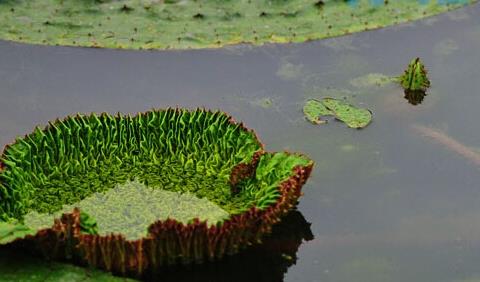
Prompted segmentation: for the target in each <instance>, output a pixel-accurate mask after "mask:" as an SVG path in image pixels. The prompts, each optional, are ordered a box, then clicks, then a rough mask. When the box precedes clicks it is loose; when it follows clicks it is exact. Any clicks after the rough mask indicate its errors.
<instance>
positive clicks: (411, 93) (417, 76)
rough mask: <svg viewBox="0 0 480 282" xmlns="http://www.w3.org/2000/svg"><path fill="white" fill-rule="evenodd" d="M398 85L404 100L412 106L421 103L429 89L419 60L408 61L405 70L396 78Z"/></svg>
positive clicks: (425, 73) (428, 81)
mask: <svg viewBox="0 0 480 282" xmlns="http://www.w3.org/2000/svg"><path fill="white" fill-rule="evenodd" d="M398 81H399V83H400V85H401V86H402V87H403V90H404V93H405V96H404V97H405V99H407V100H408V102H409V103H410V104H412V105H418V104H420V103H422V101H423V99H424V97H425V95H427V93H426V91H427V89H428V88H429V87H430V80H429V79H428V77H427V70H426V68H425V65H424V64H423V63H422V61H421V60H420V58H415V59H413V60H411V61H410V64H408V67H407V69H406V70H405V72H404V73H403V75H401V76H400V77H398Z"/></svg>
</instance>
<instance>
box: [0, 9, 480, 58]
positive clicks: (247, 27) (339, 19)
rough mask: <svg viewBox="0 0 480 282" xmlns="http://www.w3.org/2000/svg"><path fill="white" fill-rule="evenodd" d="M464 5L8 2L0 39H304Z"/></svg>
mask: <svg viewBox="0 0 480 282" xmlns="http://www.w3.org/2000/svg"><path fill="white" fill-rule="evenodd" d="M473 2H476V1H475V0H465V1H458V0H457V1H418V0H402V1H372V0H355V1H354V0H349V1H338V0H330V1H328V0H325V1H318V0H288V1H285V0H270V1H251V0H237V1H218V0H204V1H195V0H165V1H157V0H64V1H63V0H62V1H60V0H5V1H0V19H1V20H0V38H2V39H7V40H14V41H19V42H27V43H35V44H48V45H70V46H88V47H108V48H130V49H142V48H143V49H169V48H175V49H186V48H205V47H220V46H224V45H227V44H236V43H252V44H264V43H268V42H278V43H283V42H304V41H308V40H313V39H321V38H326V37H331V36H339V35H344V34H348V33H353V32H358V31H364V30H368V29H374V28H379V27H383V26H388V25H392V24H397V23H401V22H406V21H411V20H415V19H419V18H423V17H427V16H432V15H435V14H438V13H441V12H445V11H448V10H451V9H454V8H458V7H461V6H463V5H465V4H467V3H473Z"/></svg>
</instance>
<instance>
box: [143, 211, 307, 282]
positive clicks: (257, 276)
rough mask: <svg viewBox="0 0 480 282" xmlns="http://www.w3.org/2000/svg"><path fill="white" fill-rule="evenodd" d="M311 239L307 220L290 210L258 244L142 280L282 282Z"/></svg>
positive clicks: (173, 268) (167, 281)
mask: <svg viewBox="0 0 480 282" xmlns="http://www.w3.org/2000/svg"><path fill="white" fill-rule="evenodd" d="M312 239H313V234H312V231H311V230H310V223H308V222H307V221H306V220H305V218H304V217H303V215H302V214H301V213H300V212H298V211H292V212H290V213H289V214H288V215H287V216H286V217H285V218H284V219H283V221H282V222H281V223H279V224H277V225H276V226H274V228H273V230H272V234H271V236H268V237H267V238H265V240H264V242H263V244H262V245H258V246H254V247H251V248H249V249H247V250H245V251H244V252H242V253H240V254H238V255H235V256H231V257H226V258H225V259H223V260H221V261H219V262H209V263H204V264H201V265H196V264H195V265H189V266H177V267H171V268H166V269H159V270H158V272H157V273H155V274H153V273H151V274H149V275H148V276H147V277H145V280H146V281H165V282H170V281H172V282H173V281H175V282H224V281H232V282H245V281H258V282H274V281H283V278H284V275H285V273H286V272H287V270H288V268H289V267H290V266H291V265H293V264H295V262H296V261H297V251H298V248H299V246H300V245H301V244H302V242H303V241H310V240H312Z"/></svg>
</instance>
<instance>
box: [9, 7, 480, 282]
mask: <svg viewBox="0 0 480 282" xmlns="http://www.w3.org/2000/svg"><path fill="white" fill-rule="evenodd" d="M479 14H480V5H478V4H477V5H474V6H471V7H468V8H466V9H462V10H458V11H454V12H451V13H449V14H445V15H441V16H439V17H435V18H431V19H427V20H424V21H421V22H417V23H415V24H407V25H401V26H396V27H391V28H387V29H382V30H378V31H372V32H366V33H360V34H355V35H351V36H347V37H342V38H337V39H329V40H324V41H318V42H312V43H306V44H294V45H273V46H264V47H248V46H241V47H231V48H226V49H221V50H199V51H179V52H176V51H173V52H172V51H169V52H130V51H114V50H98V49H80V48H61V47H38V46H27V45H19V44H14V43H6V42H1V43H0V144H7V143H8V142H11V141H12V140H13V139H14V138H15V137H16V136H19V135H22V134H25V133H27V132H30V131H31V130H32V128H33V127H34V125H37V124H45V123H46V122H47V121H48V120H51V119H55V118H57V117H62V116H65V115H68V114H72V113H76V112H103V111H107V112H112V113H114V112H117V111H120V112H130V113H135V112H139V111H145V110H148V109H150V108H152V107H157V108H163V107H168V106H177V105H178V106H182V107H190V108H195V107H197V106H204V107H208V108H219V109H222V110H224V111H227V112H229V113H231V114H232V115H233V116H234V117H235V118H236V119H237V120H241V121H243V122H245V124H246V125H247V126H248V127H250V128H253V129H255V130H256V131H257V133H258V135H259V136H260V138H261V139H262V140H263V141H264V142H265V144H266V147H267V149H269V150H275V151H276V150H284V149H286V150H291V151H299V152H303V153H306V154H307V155H309V156H310V157H312V158H313V159H314V160H315V161H316V166H315V170H314V172H313V175H312V178H311V179H310V180H309V182H308V183H307V185H306V186H305V187H304V191H305V195H304V197H303V198H302V199H301V201H300V205H299V207H298V208H299V211H300V212H301V213H302V214H303V215H304V216H305V218H306V220H307V221H309V222H312V225H311V230H312V232H313V234H314V237H315V239H313V240H311V241H309V242H305V243H304V244H302V245H301V246H300V248H299V250H298V252H297V257H298V259H297V261H296V263H295V264H294V265H292V266H291V267H290V268H288V271H287V273H286V274H285V279H284V280H285V281H322V282H337V281H338V282H343V281H355V282H361V281H368V282H374V281H394V282H396V281H399V282H403V281H412V282H413V281H418V282H425V281H434V282H443V281H445V282H475V281H480V270H479V267H478V266H479V261H480V205H479V202H480V175H479V169H480V167H479V166H478V165H477V163H478V162H477V161H476V160H475V156H478V152H480V133H479V132H480V123H479V122H478V119H479V116H478V108H479V107H480V93H479V91H480V80H479V79H478V78H479V77H480V68H479V66H480V56H479V51H478V50H480V18H479V17H478V15H479ZM417 56H418V57H420V58H422V61H423V62H424V63H425V64H426V66H427V68H428V70H429V75H430V80H431V82H432V87H431V88H430V89H429V91H428V96H427V97H426V98H425V99H424V100H423V102H422V103H421V104H419V105H417V106H412V105H411V104H409V103H408V102H407V101H406V100H405V99H404V93H403V91H402V89H401V88H400V87H398V86H397V85H394V84H387V85H383V86H379V85H378V84H373V85H370V84H369V83H359V82H358V81H363V80H361V79H360V80H355V79H359V78H362V77H364V76H365V75H367V74H369V73H380V74H386V75H399V74H401V72H402V71H403V68H404V66H405V65H406V64H407V63H408V62H409V61H410V60H411V59H412V58H414V57H417ZM327 95H328V96H334V97H347V98H348V99H349V100H351V101H352V102H353V103H357V104H359V105H362V106H364V107H367V108H369V109H371V110H372V111H373V113H374V121H373V123H372V124H371V125H369V126H368V127H367V128H365V129H364V130H351V129H348V128H346V127H345V126H344V125H343V124H341V123H336V122H331V123H329V124H328V125H326V126H314V125H312V124H309V123H308V122H305V120H304V119H303V117H302V112H301V108H302V104H303V102H304V101H305V99H307V98H315V97H321V96H327ZM417 125H420V127H419V126H417ZM414 128H430V129H432V130H433V131H434V132H435V131H438V132H442V133H444V134H443V135H435V134H428V133H425V134H424V133H422V132H419V131H418V130H413V129H414ZM432 136H433V137H432ZM435 136H437V137H435ZM438 136H448V137H449V138H450V139H445V138H444V139H442V140H436V139H435V138H437V139H438ZM442 138H443V137H442ZM449 140H450V141H449ZM451 140H456V142H457V143H455V142H453V143H452V142H451ZM452 144H463V147H462V146H460V148H459V147H458V146H457V147H455V146H454V147H455V149H452V146H453V145H452ZM449 146H450V147H449ZM460 149H461V150H468V152H465V153H462V152H463V151H459V150H460ZM246 272H247V271H246ZM247 274H248V273H246V274H245V275H247Z"/></svg>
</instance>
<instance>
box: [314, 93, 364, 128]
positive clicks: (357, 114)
mask: <svg viewBox="0 0 480 282" xmlns="http://www.w3.org/2000/svg"><path fill="white" fill-rule="evenodd" d="M323 104H324V105H325V106H326V107H327V108H328V109H330V110H331V111H332V112H333V113H334V115H335V118H337V119H339V120H341V121H343V122H344V123H346V124H347V125H348V127H351V128H363V127H365V126H367V125H368V124H369V123H370V121H372V112H370V111H369V110H368V109H362V108H357V107H355V106H352V105H350V104H347V103H346V102H344V101H341V100H336V99H333V98H325V99H323Z"/></svg>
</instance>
